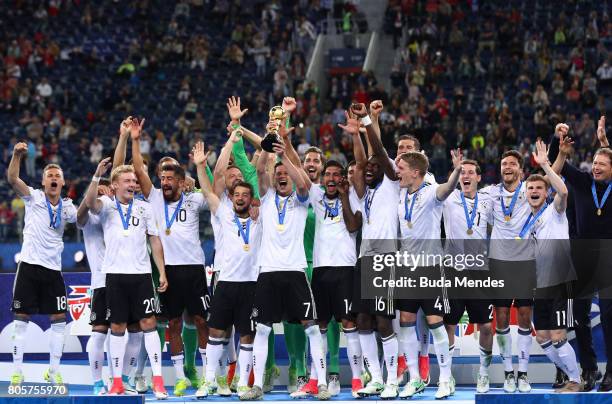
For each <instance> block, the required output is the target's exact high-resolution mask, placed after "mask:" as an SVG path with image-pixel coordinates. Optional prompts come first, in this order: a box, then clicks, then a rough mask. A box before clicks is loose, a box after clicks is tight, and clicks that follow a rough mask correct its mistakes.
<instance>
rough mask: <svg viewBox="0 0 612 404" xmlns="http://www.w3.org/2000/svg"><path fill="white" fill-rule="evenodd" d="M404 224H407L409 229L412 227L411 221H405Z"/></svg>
mask: <svg viewBox="0 0 612 404" xmlns="http://www.w3.org/2000/svg"><path fill="white" fill-rule="evenodd" d="M406 226H408V228H409V229H412V222H411V221H407V222H406Z"/></svg>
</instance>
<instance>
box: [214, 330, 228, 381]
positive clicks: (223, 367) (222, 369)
mask: <svg viewBox="0 0 612 404" xmlns="http://www.w3.org/2000/svg"><path fill="white" fill-rule="evenodd" d="M228 344H229V340H227V339H224V340H223V350H222V351H221V359H220V360H219V367H218V368H217V376H219V375H223V376H225V375H226V374H227V345H228Z"/></svg>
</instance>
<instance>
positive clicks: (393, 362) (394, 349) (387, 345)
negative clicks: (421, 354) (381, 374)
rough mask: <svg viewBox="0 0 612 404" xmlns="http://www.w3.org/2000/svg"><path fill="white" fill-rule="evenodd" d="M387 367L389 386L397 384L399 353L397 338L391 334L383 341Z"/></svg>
mask: <svg viewBox="0 0 612 404" xmlns="http://www.w3.org/2000/svg"><path fill="white" fill-rule="evenodd" d="M382 346H383V352H384V355H385V366H386V368H387V384H397V353H398V351H399V348H398V344H397V336H396V335H395V334H391V335H389V336H388V337H386V338H383V339H382Z"/></svg>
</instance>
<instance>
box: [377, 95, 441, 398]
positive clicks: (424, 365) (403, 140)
mask: <svg viewBox="0 0 612 404" xmlns="http://www.w3.org/2000/svg"><path fill="white" fill-rule="evenodd" d="M382 110H383V103H382V101H380V100H374V101H372V102H371V103H370V115H371V118H372V127H373V129H374V132H375V133H376V136H377V137H378V139H381V133H380V124H379V122H378V118H379V116H380V113H381V112H382ZM366 140H368V139H367V138H366ZM368 146H369V147H368V149H369V151H370V154H371V153H372V147H371V145H370V141H369V140H368ZM408 152H420V153H423V154H425V152H424V151H422V150H421V142H420V141H419V139H418V138H417V137H416V136H413V135H401V136H400V137H399V138H398V140H397V150H396V153H395V160H392V164H393V169H394V170H397V163H398V162H399V159H400V157H401V155H402V154H404V153H408ZM425 182H426V183H427V184H431V185H434V184H437V181H436V177H435V176H434V175H433V174H432V173H431V172H429V171H427V173H426V174H425ZM416 328H417V332H418V334H417V335H418V340H419V373H420V375H421V379H422V380H423V382H424V383H425V386H427V385H429V381H430V376H429V334H430V332H429V325H428V324H427V319H426V317H425V313H424V312H423V310H422V309H419V312H418V316H417V323H416ZM393 330H394V331H395V333H396V334H399V331H400V316H399V314H398V313H396V317H395V319H394V320H393ZM400 349H401V347H400ZM407 370H408V367H407V365H406V360H405V352H400V356H399V360H398V363H397V372H398V377H402V375H403V374H404V373H405V372H406V371H407Z"/></svg>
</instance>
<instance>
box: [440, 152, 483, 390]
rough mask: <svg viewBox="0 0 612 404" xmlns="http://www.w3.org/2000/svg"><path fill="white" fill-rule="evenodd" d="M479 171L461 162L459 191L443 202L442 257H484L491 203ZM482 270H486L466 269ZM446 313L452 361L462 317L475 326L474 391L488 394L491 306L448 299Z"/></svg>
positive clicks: (476, 299) (477, 299)
mask: <svg viewBox="0 0 612 404" xmlns="http://www.w3.org/2000/svg"><path fill="white" fill-rule="evenodd" d="M480 174H481V171H480V166H479V165H478V162H476V161H475V160H463V161H462V162H461V174H460V176H459V184H460V186H461V189H460V190H458V189H456V190H454V191H453V192H452V193H451V195H450V196H449V197H448V199H447V200H446V201H444V208H443V212H442V215H443V217H444V230H445V232H446V246H445V253H447V254H451V255H453V256H458V255H459V254H463V255H466V254H472V255H474V256H476V254H485V253H486V248H487V240H488V235H487V212H488V208H489V205H490V204H491V201H490V200H488V198H487V196H486V195H485V194H483V193H481V192H478V184H479V183H480V180H481V176H480ZM467 269H473V270H486V268H478V267H477V266H476V267H473V268H467ZM449 303H450V313H448V314H446V315H445V316H444V324H445V326H446V331H447V333H448V339H449V344H450V346H449V355H450V359H451V360H452V356H453V352H454V350H455V330H456V328H457V324H458V323H459V320H460V319H461V317H463V313H464V312H465V311H466V310H467V313H468V316H469V319H470V323H473V324H478V331H479V332H480V336H479V343H480V369H479V371H478V376H477V381H476V391H477V392H478V393H486V392H487V391H489V366H490V365H491V360H492V359H493V330H492V329H491V321H492V319H493V304H492V302H491V301H490V300H489V299H485V298H484V296H483V297H474V298H473V299H466V298H451V300H450V302H449Z"/></svg>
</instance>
